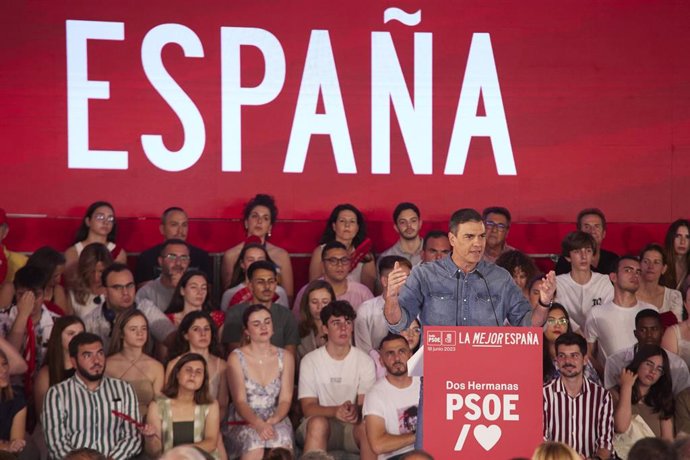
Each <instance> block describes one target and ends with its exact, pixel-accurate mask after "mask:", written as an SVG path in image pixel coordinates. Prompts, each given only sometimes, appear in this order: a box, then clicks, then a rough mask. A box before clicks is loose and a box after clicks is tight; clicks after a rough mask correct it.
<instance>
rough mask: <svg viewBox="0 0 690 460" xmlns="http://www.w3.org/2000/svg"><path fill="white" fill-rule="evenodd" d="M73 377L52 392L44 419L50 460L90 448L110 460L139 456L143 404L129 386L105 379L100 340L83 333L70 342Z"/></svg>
mask: <svg viewBox="0 0 690 460" xmlns="http://www.w3.org/2000/svg"><path fill="white" fill-rule="evenodd" d="M69 355H70V361H71V362H72V365H73V366H74V369H75V373H74V375H73V376H72V377H71V378H69V379H67V380H65V381H63V382H60V383H58V384H57V385H55V386H52V387H50V389H49V390H48V393H47V394H46V399H45V404H44V405H43V413H42V414H41V420H42V422H43V428H44V434H45V440H46V445H47V446H48V454H49V455H48V457H49V458H50V459H61V458H63V457H65V456H66V455H67V454H68V453H69V452H71V451H73V450H75V449H80V448H84V447H88V448H91V449H95V450H97V451H98V452H100V453H102V454H103V455H105V456H106V457H107V458H109V459H113V460H125V459H129V458H133V457H135V456H136V455H137V454H138V453H139V452H140V451H141V436H140V435H139V432H138V431H137V428H136V426H135V422H139V421H140V420H141V419H140V416H139V404H138V402H137V396H136V394H135V393H134V389H133V388H132V387H131V386H130V384H129V383H127V382H124V381H122V380H119V379H112V378H109V377H106V376H104V375H103V373H104V371H105V353H104V352H103V342H102V341H101V339H100V337H98V336H97V335H95V334H91V333H88V332H82V333H80V334H78V335H76V336H74V338H73V339H72V341H71V342H70V343H69Z"/></svg>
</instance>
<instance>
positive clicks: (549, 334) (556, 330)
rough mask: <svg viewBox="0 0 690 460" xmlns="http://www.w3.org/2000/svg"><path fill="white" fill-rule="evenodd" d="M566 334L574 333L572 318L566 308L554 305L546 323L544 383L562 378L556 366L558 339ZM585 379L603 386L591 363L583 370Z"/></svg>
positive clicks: (587, 363) (557, 304)
mask: <svg viewBox="0 0 690 460" xmlns="http://www.w3.org/2000/svg"><path fill="white" fill-rule="evenodd" d="M566 332H573V330H572V328H571V327H570V316H569V315H568V312H567V311H566V309H565V307H564V306H563V305H561V304H559V303H553V304H552V305H551V306H550V307H549V311H548V313H547V317H546V322H545V323H544V342H543V345H544V348H543V382H544V383H548V382H550V381H551V380H553V379H556V378H558V377H559V376H560V372H559V371H558V367H557V366H556V339H557V338H558V337H560V336H561V335H563V334H565V333H566ZM583 372H584V374H585V377H586V378H587V380H589V381H590V382H594V383H596V384H599V385H601V379H600V378H599V375H598V374H597V371H596V370H594V367H593V366H592V364H591V363H590V362H589V360H586V361H585V367H584V370H583Z"/></svg>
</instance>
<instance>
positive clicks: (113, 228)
mask: <svg viewBox="0 0 690 460" xmlns="http://www.w3.org/2000/svg"><path fill="white" fill-rule="evenodd" d="M116 235H117V221H116V220H115V210H114V208H113V205H111V204H110V203H108V202H107V201H96V202H95V203H91V205H90V206H89V207H88V208H87V209H86V212H85V213H84V218H83V219H82V221H81V225H80V226H79V230H77V235H76V236H75V238H74V244H73V245H72V246H70V247H69V248H68V249H67V251H65V260H66V261H67V265H66V267H65V270H66V271H67V272H68V273H71V270H73V269H74V267H75V266H76V264H77V261H78V260H79V255H80V254H81V251H82V250H83V249H84V248H85V247H86V246H88V245H89V244H91V243H101V244H104V245H105V246H106V247H107V248H108V251H110V253H111V254H112V256H113V260H114V261H115V262H121V263H123V264H124V263H127V253H126V252H125V250H124V249H122V248H121V247H119V246H117V245H116V244H115V237H116Z"/></svg>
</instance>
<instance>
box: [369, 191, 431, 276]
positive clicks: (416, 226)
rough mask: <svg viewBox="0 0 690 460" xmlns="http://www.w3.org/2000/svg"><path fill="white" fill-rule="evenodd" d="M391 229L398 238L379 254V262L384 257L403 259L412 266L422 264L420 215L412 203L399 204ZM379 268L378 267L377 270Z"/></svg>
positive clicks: (394, 213)
mask: <svg viewBox="0 0 690 460" xmlns="http://www.w3.org/2000/svg"><path fill="white" fill-rule="evenodd" d="M393 228H394V229H395V231H396V233H397V234H398V235H399V236H400V238H398V241H397V242H396V243H395V244H394V245H393V246H391V247H390V248H388V249H386V250H385V251H383V252H382V253H381V254H379V260H381V259H383V258H384V257H386V256H398V257H404V258H405V259H407V260H408V261H409V262H410V263H411V264H412V265H417V264H418V263H421V262H422V249H423V248H422V246H423V244H422V238H421V237H420V236H419V231H420V230H421V229H422V215H421V214H420V213H419V208H418V207H417V206H416V205H415V204H414V203H407V202H405V203H400V204H398V205H397V206H396V207H395V210H394V211H393ZM380 269H381V268H380V267H379V270H380Z"/></svg>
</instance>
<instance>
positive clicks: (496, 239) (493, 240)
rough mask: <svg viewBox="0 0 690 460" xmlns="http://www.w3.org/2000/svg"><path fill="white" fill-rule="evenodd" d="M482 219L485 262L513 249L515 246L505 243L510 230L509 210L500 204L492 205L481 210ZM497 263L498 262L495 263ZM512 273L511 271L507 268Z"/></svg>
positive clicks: (493, 260) (492, 260) (495, 259)
mask: <svg viewBox="0 0 690 460" xmlns="http://www.w3.org/2000/svg"><path fill="white" fill-rule="evenodd" d="M482 221H483V222H484V228H486V246H485V247H484V255H483V258H484V260H485V261H486V262H494V263H496V261H497V260H498V257H499V256H500V255H501V254H503V253H504V252H508V251H514V250H515V248H514V247H512V246H510V245H508V244H507V243H506V238H508V232H509V231H510V221H511V216H510V211H508V209H507V208H503V207H500V206H492V207H490V208H486V209H484V211H482ZM497 265H498V264H497ZM508 271H509V272H510V274H511V275H512V274H513V272H512V271H511V270H508Z"/></svg>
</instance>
